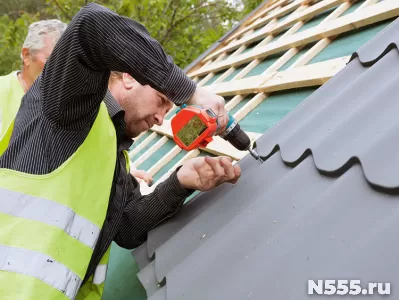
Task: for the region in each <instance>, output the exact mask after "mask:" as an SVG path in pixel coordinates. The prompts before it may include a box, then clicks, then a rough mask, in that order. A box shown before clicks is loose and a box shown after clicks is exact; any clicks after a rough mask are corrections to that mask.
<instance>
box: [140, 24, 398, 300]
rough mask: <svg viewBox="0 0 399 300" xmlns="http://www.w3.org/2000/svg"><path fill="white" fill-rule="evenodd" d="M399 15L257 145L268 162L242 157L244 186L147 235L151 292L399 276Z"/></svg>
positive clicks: (278, 290)
mask: <svg viewBox="0 0 399 300" xmlns="http://www.w3.org/2000/svg"><path fill="white" fill-rule="evenodd" d="M398 23H399V21H398V20H397V21H395V22H394V24H393V25H392V26H390V27H389V28H388V29H387V30H385V31H383V32H382V33H381V34H380V35H378V36H377V37H376V38H375V39H374V40H372V41H371V42H370V43H368V44H367V45H368V46H366V47H363V48H361V49H360V50H359V51H358V55H359V56H356V55H354V56H353V57H352V60H351V62H350V63H349V64H348V65H347V66H346V67H345V68H344V69H343V70H342V71H340V72H339V73H338V74H337V75H336V76H334V77H333V78H332V79H331V80H330V81H329V82H327V83H326V84H324V85H323V86H322V87H321V88H320V89H318V90H317V91H316V92H315V93H313V94H312V95H311V96H310V97H309V98H308V99H307V100H305V101H304V102H303V103H302V104H301V105H299V106H298V107H297V108H296V109H295V110H294V111H293V112H292V113H290V114H288V115H287V116H286V117H285V118H284V119H283V120H281V121H280V122H279V124H277V126H275V127H274V128H273V129H271V130H269V131H268V132H267V133H265V134H264V135H263V136H262V137H261V138H260V139H259V140H258V141H257V149H258V151H259V152H260V153H261V154H262V155H263V156H264V157H265V158H266V161H265V162H264V163H260V162H258V161H255V160H254V159H253V158H252V157H250V156H249V155H248V156H246V157H244V158H243V159H242V160H241V161H240V162H238V164H239V165H240V166H241V168H242V177H241V179H240V180H239V182H238V183H237V184H235V185H231V184H223V185H221V186H220V187H218V188H216V189H214V190H212V191H210V192H207V193H201V194H199V195H198V196H197V197H195V198H194V199H193V200H191V201H190V202H189V203H188V204H186V205H185V206H184V207H183V208H182V209H181V211H180V212H179V213H178V214H176V215H175V216H174V217H173V219H171V220H169V221H168V222H165V223H164V224H162V225H161V226H159V227H158V228H155V229H154V230H153V231H151V232H150V234H149V236H148V241H147V243H146V244H145V245H144V246H143V247H142V248H141V250H140V251H143V249H144V247H146V249H147V254H148V255H149V257H151V258H152V259H153V261H152V262H151V263H150V264H148V265H147V266H146V267H145V268H144V269H143V270H142V272H140V274H139V277H140V279H141V281H142V282H143V281H146V282H145V283H144V282H143V285H144V286H145V287H146V289H147V291H148V295H149V296H150V300H160V299H162V300H164V299H173V300H186V299H187V300H197V299H198V300H200V299H201V300H203V299H209V300H213V299H215V300H216V299H229V300H242V299H265V295H267V298H269V299H296V300H300V299H312V298H313V297H312V296H311V295H308V294H307V292H306V291H307V282H308V280H309V279H313V280H318V279H359V280H361V283H362V285H363V286H364V285H365V284H366V283H367V282H390V283H391V285H392V286H397V285H398V284H399V276H398V275H399V272H398V271H397V270H399V261H398V260H397V253H398V251H399V244H398V242H397V239H396V238H395V237H396V231H397V229H396V228H397V226H398V220H399V219H398V216H399V201H398V200H399V193H398V191H399V190H398V188H399V176H398V171H397V170H399V168H398V167H399V166H398V164H399V145H398V140H399V139H398V137H397V132H399V130H398V129H399V128H398V127H399V121H397V120H398V118H397V116H398V115H399V104H398V102H397V101H395V100H396V95H397V86H398V83H399V73H398V72H397V70H399V55H398V54H399V53H398V51H397V48H396V47H389V45H393V44H395V39H397V36H398V34H399V25H398ZM387 32H388V33H389V34H387ZM382 37H384V39H383V38H382ZM376 40H377V41H379V43H380V46H378V45H374V43H375V41H376ZM381 45H385V46H381ZM395 45H396V44H395ZM368 47H370V48H371V50H368ZM376 49H379V51H382V52H383V53H384V54H381V55H379V54H378V51H377V50H376ZM386 49H389V50H386ZM368 51H369V52H368ZM359 57H360V59H359ZM376 58H378V59H376ZM143 253H144V252H140V253H139V254H135V253H133V255H134V256H135V257H136V255H142V254H143ZM143 261H145V260H143ZM144 263H145V262H144ZM140 264H141V263H140ZM141 265H142V264H141ZM147 281H148V283H150V282H151V284H148V285H147ZM161 281H162V282H163V284H165V283H166V285H165V286H163V287H162V288H160V289H159V287H158V286H155V283H158V282H161ZM155 287H156V288H155ZM329 298H330V299H341V298H342V296H338V295H336V296H330V297H329Z"/></svg>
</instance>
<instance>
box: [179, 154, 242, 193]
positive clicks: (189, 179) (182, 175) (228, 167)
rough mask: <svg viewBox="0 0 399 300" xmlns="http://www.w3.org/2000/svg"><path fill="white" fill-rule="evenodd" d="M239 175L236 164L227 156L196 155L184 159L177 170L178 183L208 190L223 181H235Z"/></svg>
mask: <svg viewBox="0 0 399 300" xmlns="http://www.w3.org/2000/svg"><path fill="white" fill-rule="evenodd" d="M240 176H241V169H240V167H239V166H238V165H235V166H233V164H232V160H231V158H229V157H226V156H222V157H197V158H194V159H191V160H188V161H186V162H185V163H184V164H183V165H182V167H181V168H180V169H179V171H178V172H177V178H178V180H179V182H180V184H181V185H182V186H183V187H184V188H186V189H194V190H199V191H202V192H204V191H208V190H210V189H212V188H214V187H217V186H218V185H220V184H222V183H224V182H230V183H236V182H237V180H238V178H239V177H240Z"/></svg>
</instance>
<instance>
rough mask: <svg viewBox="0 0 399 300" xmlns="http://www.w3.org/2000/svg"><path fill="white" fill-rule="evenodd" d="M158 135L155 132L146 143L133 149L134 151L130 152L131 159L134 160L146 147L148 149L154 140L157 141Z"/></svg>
mask: <svg viewBox="0 0 399 300" xmlns="http://www.w3.org/2000/svg"><path fill="white" fill-rule="evenodd" d="M157 136H158V135H157V134H156V133H155V132H153V133H151V135H150V136H149V137H147V138H146V139H145V140H144V141H142V142H141V143H140V144H138V145H137V147H136V148H134V149H133V151H130V153H129V157H130V159H132V158H133V157H134V156H136V155H137V153H139V152H140V151H141V150H142V149H143V148H144V147H146V146H147V145H148V144H149V143H150V142H151V141H152V140H153V139H155V138H156V137H157Z"/></svg>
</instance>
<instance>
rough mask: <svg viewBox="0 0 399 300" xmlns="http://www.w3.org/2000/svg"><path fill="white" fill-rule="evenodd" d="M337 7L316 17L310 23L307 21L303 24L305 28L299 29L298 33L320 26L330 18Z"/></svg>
mask: <svg viewBox="0 0 399 300" xmlns="http://www.w3.org/2000/svg"><path fill="white" fill-rule="evenodd" d="M336 8H337V6H336V7H333V8H330V9H329V10H326V11H325V12H322V13H320V14H318V15H316V16H314V17H313V18H312V19H310V20H309V21H307V22H306V23H305V24H303V26H302V27H301V28H299V29H298V31H297V32H301V31H305V30H307V29H309V28H312V27H314V26H317V25H319V24H320V23H321V22H322V21H323V20H324V19H325V18H326V17H328V15H329V14H331V13H332V12H333V11H334V10H335V9H336Z"/></svg>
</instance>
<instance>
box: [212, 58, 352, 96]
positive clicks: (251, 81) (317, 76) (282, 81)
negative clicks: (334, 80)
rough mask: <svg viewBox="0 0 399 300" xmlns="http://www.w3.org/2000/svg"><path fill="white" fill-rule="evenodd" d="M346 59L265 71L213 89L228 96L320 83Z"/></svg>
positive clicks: (218, 85)
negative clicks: (283, 69) (279, 70)
mask: <svg viewBox="0 0 399 300" xmlns="http://www.w3.org/2000/svg"><path fill="white" fill-rule="evenodd" d="M348 60H349V56H345V57H340V58H336V59H331V60H328V61H323V62H318V63H315V64H311V65H305V66H302V67H298V68H289V69H287V70H285V71H281V72H276V71H274V72H271V71H267V72H264V73H263V74H261V75H258V76H252V77H248V78H243V79H240V80H236V81H233V82H230V81H229V82H222V83H219V84H217V85H216V86H215V87H214V89H213V91H214V92H215V93H217V94H219V95H221V96H230V95H237V94H250V93H260V92H269V91H276V90H283V89H290V88H294V87H295V88H297V87H306V86H314V85H321V84H323V83H324V82H326V81H327V80H328V79H329V78H331V77H332V76H333V75H335V74H336V72H338V71H339V70H340V69H342V68H343V67H345V65H346V62H347V61H348Z"/></svg>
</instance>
